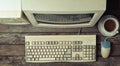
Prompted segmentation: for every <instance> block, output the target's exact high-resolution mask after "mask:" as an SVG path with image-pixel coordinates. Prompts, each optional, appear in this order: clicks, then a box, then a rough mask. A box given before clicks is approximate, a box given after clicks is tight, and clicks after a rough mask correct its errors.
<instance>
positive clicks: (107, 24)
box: [104, 20, 116, 32]
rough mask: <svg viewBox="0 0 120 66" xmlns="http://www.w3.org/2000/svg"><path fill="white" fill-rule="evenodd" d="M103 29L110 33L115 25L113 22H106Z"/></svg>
mask: <svg viewBox="0 0 120 66" xmlns="http://www.w3.org/2000/svg"><path fill="white" fill-rule="evenodd" d="M104 27H105V29H106V30H107V31H108V32H111V31H113V30H114V29H115V28H116V24H115V22H114V21H113V20H107V21H106V22H105V24H104Z"/></svg>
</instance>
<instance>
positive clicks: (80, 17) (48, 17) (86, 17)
mask: <svg viewBox="0 0 120 66" xmlns="http://www.w3.org/2000/svg"><path fill="white" fill-rule="evenodd" d="M33 15H34V17H35V19H36V21H37V22H38V23H42V24H81V23H89V22H90V20H91V19H92V17H93V15H94V14H33Z"/></svg>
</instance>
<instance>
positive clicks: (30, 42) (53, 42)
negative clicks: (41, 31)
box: [25, 41, 83, 45]
mask: <svg viewBox="0 0 120 66" xmlns="http://www.w3.org/2000/svg"><path fill="white" fill-rule="evenodd" d="M25 43H26V45H71V44H83V42H82V41H26V42H25Z"/></svg>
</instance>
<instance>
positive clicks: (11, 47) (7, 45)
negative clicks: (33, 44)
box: [0, 25, 120, 66]
mask: <svg viewBox="0 0 120 66" xmlns="http://www.w3.org/2000/svg"><path fill="white" fill-rule="evenodd" d="M78 34H80V35H97V49H96V51H97V52H96V53H97V56H96V59H97V61H96V62H89V63H80V62H79V63H69V62H66V63H65V62H62V63H26V62H25V53H24V52H25V49H24V48H25V47H24V44H25V43H24V42H25V41H24V37H25V35H78ZM104 38H105V37H104V36H102V35H101V34H100V33H99V31H98V29H97V27H96V26H94V27H90V28H80V29H79V28H78V29H50V28H36V27H32V26H31V25H25V26H7V25H0V66H120V49H119V48H120V33H119V34H117V35H116V36H114V37H112V38H110V39H109V40H110V41H111V44H112V50H111V53H110V57H109V58H107V59H104V58H102V57H101V53H100V51H101V50H100V42H101V41H102V40H104Z"/></svg>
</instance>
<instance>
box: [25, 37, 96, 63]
mask: <svg viewBox="0 0 120 66" xmlns="http://www.w3.org/2000/svg"><path fill="white" fill-rule="evenodd" d="M25 42H26V43H25V57H26V62H33V63H39V62H41V63H44V62H93V61H96V35H40V36H37V35H36V36H25Z"/></svg>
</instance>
